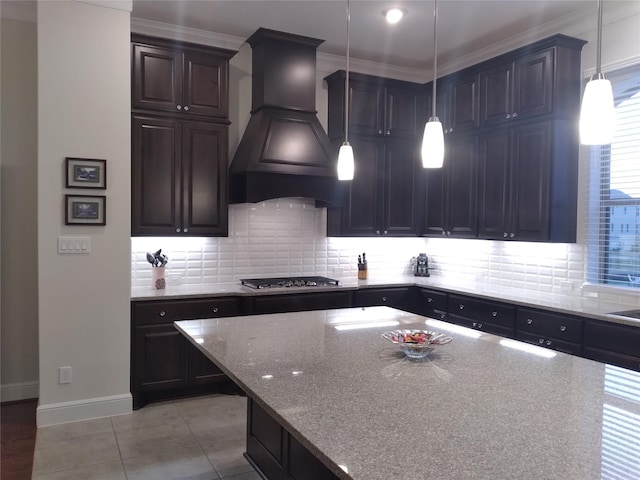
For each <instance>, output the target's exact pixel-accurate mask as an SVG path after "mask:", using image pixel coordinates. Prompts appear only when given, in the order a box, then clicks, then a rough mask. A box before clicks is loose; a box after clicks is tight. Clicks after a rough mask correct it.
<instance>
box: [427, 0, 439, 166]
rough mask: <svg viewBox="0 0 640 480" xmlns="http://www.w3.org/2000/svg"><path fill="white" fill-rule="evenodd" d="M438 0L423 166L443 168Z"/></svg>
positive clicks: (434, 25)
mask: <svg viewBox="0 0 640 480" xmlns="http://www.w3.org/2000/svg"><path fill="white" fill-rule="evenodd" d="M437 54H438V0H434V2H433V96H432V99H431V117H430V118H429V121H428V122H427V124H426V125H425V126H424V135H423V137H422V166H423V167H424V168H442V163H443V162H444V133H443V131H442V123H440V120H439V119H438V117H437V116H436V79H437V78H438V56H437Z"/></svg>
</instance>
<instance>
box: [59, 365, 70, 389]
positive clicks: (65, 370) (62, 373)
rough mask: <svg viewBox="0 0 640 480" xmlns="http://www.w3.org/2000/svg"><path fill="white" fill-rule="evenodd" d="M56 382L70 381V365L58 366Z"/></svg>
mask: <svg viewBox="0 0 640 480" xmlns="http://www.w3.org/2000/svg"><path fill="white" fill-rule="evenodd" d="M58 376H59V378H58V383H60V385H62V384H63V383H71V367H60V368H59V369H58Z"/></svg>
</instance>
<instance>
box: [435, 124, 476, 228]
mask: <svg viewBox="0 0 640 480" xmlns="http://www.w3.org/2000/svg"><path fill="white" fill-rule="evenodd" d="M477 159H478V136H477V135H460V136H456V137H453V136H452V137H450V138H449V139H448V141H447V147H446V149H445V159H444V166H443V168H441V169H426V172H424V173H423V175H426V184H427V193H426V206H425V207H426V208H425V220H424V234H425V235H431V236H433V235H436V236H446V237H467V238H473V237H476V236H477V234H478V222H477V171H478V161H477Z"/></svg>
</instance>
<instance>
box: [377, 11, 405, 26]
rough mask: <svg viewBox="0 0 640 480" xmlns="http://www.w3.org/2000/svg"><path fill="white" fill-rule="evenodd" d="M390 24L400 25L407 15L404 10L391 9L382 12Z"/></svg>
mask: <svg viewBox="0 0 640 480" xmlns="http://www.w3.org/2000/svg"><path fill="white" fill-rule="evenodd" d="M382 14H383V15H384V16H385V18H386V19H387V22H388V23H391V24H394V23H398V22H399V21H400V20H401V19H402V17H404V16H405V15H406V14H407V11H406V10H405V9H404V8H396V7H394V8H390V9H388V10H385V11H383V12H382Z"/></svg>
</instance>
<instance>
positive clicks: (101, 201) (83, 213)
mask: <svg viewBox="0 0 640 480" xmlns="http://www.w3.org/2000/svg"><path fill="white" fill-rule="evenodd" d="M64 198H65V215H64V224H65V225H106V206H107V197H106V196H104V195H65V196H64Z"/></svg>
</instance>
